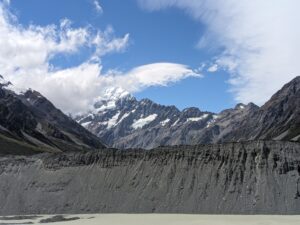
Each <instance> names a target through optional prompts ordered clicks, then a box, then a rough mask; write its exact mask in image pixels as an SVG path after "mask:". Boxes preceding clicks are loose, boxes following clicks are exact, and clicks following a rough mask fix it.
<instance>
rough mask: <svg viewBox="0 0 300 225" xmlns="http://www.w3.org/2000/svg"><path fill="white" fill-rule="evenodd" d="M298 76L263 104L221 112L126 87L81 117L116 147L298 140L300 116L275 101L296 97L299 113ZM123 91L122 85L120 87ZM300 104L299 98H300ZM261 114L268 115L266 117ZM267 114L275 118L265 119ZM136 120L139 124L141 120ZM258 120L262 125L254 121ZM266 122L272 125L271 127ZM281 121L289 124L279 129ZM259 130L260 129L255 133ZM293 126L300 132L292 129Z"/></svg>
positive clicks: (290, 103) (295, 111) (80, 119)
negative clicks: (180, 105) (167, 102)
mask: <svg viewBox="0 0 300 225" xmlns="http://www.w3.org/2000/svg"><path fill="white" fill-rule="evenodd" d="M299 80H300V77H299V76H298V77H296V78H295V79H293V80H292V81H291V82H289V83H288V84H286V85H285V86H284V87H283V88H282V89H281V90H279V91H278V92H277V93H276V94H275V95H274V96H273V97H272V98H271V99H270V100H269V101H267V102H266V103H265V104H264V105H263V106H261V107H258V106H256V105H255V104H253V103H248V104H247V105H245V104H242V103H239V104H237V105H236V106H235V107H234V108H232V109H225V110H223V111H221V112H220V113H213V112H207V111H201V110H200V109H198V108H196V107H190V108H186V109H184V110H182V111H180V110H178V109H177V108H176V107H175V106H164V105H160V104H157V103H155V102H153V101H151V100H149V99H142V100H140V101H138V100H137V99H136V98H134V97H133V96H131V95H130V94H128V93H127V94H126V95H124V96H125V98H113V100H109V101H101V102H97V103H96V104H95V106H94V111H92V112H90V113H88V114H86V115H81V116H79V117H77V118H76V121H77V122H79V123H80V124H82V125H83V126H84V127H86V128H87V129H88V130H90V131H91V132H92V133H94V134H95V135H97V136H98V137H99V138H100V139H101V140H102V141H103V142H104V143H105V144H107V145H108V146H110V147H116V148H146V149H151V148H154V147H158V146H161V145H162V146H164V145H178V144H199V143H218V142H227V141H231V140H232V141H239V140H254V139H266V140H268V139H274V140H295V141H298V140H299V138H300V136H298V137H297V135H300V131H299V130H298V127H299V126H298V125H299V122H297V121H298V120H297V119H296V118H295V119H294V120H295V121H296V122H297V124H298V125H296V126H295V125H293V124H292V122H291V121H290V123H289V124H286V125H284V124H283V123H284V121H289V120H288V118H286V117H285V116H284V115H283V114H282V113H281V114H280V110H283V108H278V107H276V104H284V101H286V99H285V97H286V98H289V99H293V100H290V101H289V103H288V104H289V105H290V106H289V107H288V112H287V111H286V113H287V114H293V113H294V114H298V113H299V110H298V108H293V107H292V106H293V103H292V102H293V101H294V100H297V99H299V98H298V97H297V96H300V93H299ZM297 84H298V85H297ZM290 89H291V90H290ZM292 89H293V90H294V92H293V91H292ZM289 90H290V91H289ZM118 92H122V91H121V90H120V89H118ZM276 96H277V98H276ZM279 97H280V98H279ZM275 98H276V99H277V100H275ZM297 105H300V103H299V102H297ZM272 113H273V114H276V115H277V116H279V115H280V116H281V117H280V118H277V117H276V119H278V122H276V119H275V118H274V116H273V117H272ZM267 115H269V117H268V116H267ZM262 117H265V119H264V120H263V119H262ZM295 117H297V116H295ZM267 118H269V120H270V124H268V121H266V120H268V119H267ZM271 121H272V122H271ZM280 121H281V123H280V124H279V122H280ZM137 123H138V124H140V126H137V125H136V124H137ZM257 124H258V125H259V126H258V127H253V126H256V125H257ZM263 126H266V127H268V128H269V129H270V131H267V130H266V129H264V128H263ZM272 126H276V127H277V130H276V131H275V130H274V129H273V128H272ZM280 126H282V128H283V127H285V128H284V129H283V130H280V128H279V127H280ZM289 127H290V128H291V129H294V130H295V131H292V132H291V133H290V134H289V135H290V137H285V136H284V134H283V132H288V131H287V130H288V129H290V128H289ZM248 128H249V129H248ZM258 129H260V131H259V130H258ZM272 129H273V130H274V132H273V133H272V132H271V130H272ZM257 132H258V133H259V134H256V133H257ZM270 132H271V133H270ZM293 132H294V133H296V134H297V135H293V134H292V133H293ZM267 133H268V135H267ZM280 135H282V137H281V136H280Z"/></svg>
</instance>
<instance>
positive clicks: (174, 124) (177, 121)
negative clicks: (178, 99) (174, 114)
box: [172, 119, 180, 127]
mask: <svg viewBox="0 0 300 225" xmlns="http://www.w3.org/2000/svg"><path fill="white" fill-rule="evenodd" d="M179 121H180V119H177V120H176V121H175V122H174V123H173V124H172V127H174V126H176V125H177V123H179Z"/></svg>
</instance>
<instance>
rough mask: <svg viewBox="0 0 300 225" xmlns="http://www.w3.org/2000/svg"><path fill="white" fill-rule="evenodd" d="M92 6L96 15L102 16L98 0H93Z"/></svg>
mask: <svg viewBox="0 0 300 225" xmlns="http://www.w3.org/2000/svg"><path fill="white" fill-rule="evenodd" d="M93 4H94V6H95V9H96V11H97V13H99V14H102V13H103V8H102V6H101V5H100V3H99V1H98V0H94V1H93Z"/></svg>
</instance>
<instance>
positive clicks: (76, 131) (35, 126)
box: [0, 76, 104, 154]
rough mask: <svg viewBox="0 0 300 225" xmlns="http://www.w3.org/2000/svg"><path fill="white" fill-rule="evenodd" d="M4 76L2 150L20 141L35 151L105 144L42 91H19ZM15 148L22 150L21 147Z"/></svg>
mask: <svg viewBox="0 0 300 225" xmlns="http://www.w3.org/2000/svg"><path fill="white" fill-rule="evenodd" d="M0 79H1V82H0V83H1V86H0V134H1V137H0V143H1V144H2V147H1V148H0V153H1V152H7V150H6V149H13V147H12V146H15V145H16V142H20V143H22V145H24V144H25V145H26V146H27V147H28V148H29V146H30V148H31V149H32V150H33V152H36V151H54V152H60V151H76V150H84V149H94V148H103V147H104V146H103V145H102V143H101V142H100V141H99V139H98V138H97V137H96V136H94V135H93V134H91V133H90V132H89V131H87V130H86V129H84V128H83V127H81V126H80V125H79V124H78V123H76V122H75V121H74V120H73V119H71V118H70V117H68V116H66V115H65V114H63V112H62V111H60V110H59V109H57V108H56V107H55V106H54V105H53V104H52V103H51V102H50V101H49V100H47V99H46V98H45V97H44V96H42V95H41V94H40V93H39V92H37V91H34V90H31V89H28V90H26V91H24V92H22V93H20V94H17V93H15V92H14V91H12V90H11V87H10V86H11V85H12V84H11V83H10V82H6V81H5V80H4V79H3V77H2V76H1V77H0ZM4 144H5V145H4ZM23 147H24V146H23ZM27 147H26V149H27ZM15 150H16V152H18V151H17V150H18V149H17V147H16V149H15ZM25 152H26V151H25ZM11 153H12V154H13V153H14V151H11Z"/></svg>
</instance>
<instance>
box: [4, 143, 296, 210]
mask: <svg viewBox="0 0 300 225" xmlns="http://www.w3.org/2000/svg"><path fill="white" fill-rule="evenodd" d="M0 180H1V182H0V202H1V204H0V214H2V215H7V214H14V215H16V214H35V213H43V214H44V213H45V214H49V213H92V212H97V213H99V212H102V213H112V212H115V213H117V212H118V213H142V212H143V213H150V212H156V213H210V214H211V213H234V214H236V213H241V214H254V213H258V214H270V213H271V214H299V213H300V144H299V143H293V142H280V141H251V142H244V143H227V144H214V145H198V146H176V147H161V148H157V149H154V150H150V151H144V150H128V151H121V150H116V149H103V150H100V151H94V152H92V151H90V152H87V153H79V152H77V153H59V154H48V153H44V154H40V155H34V156H31V157H28V156H27V157H26V156H4V157H2V158H0Z"/></svg>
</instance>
